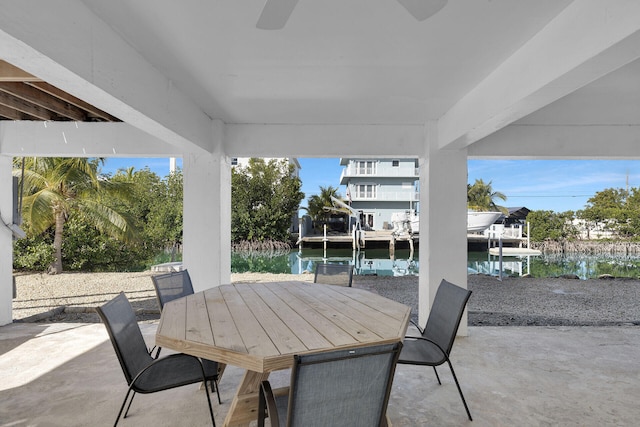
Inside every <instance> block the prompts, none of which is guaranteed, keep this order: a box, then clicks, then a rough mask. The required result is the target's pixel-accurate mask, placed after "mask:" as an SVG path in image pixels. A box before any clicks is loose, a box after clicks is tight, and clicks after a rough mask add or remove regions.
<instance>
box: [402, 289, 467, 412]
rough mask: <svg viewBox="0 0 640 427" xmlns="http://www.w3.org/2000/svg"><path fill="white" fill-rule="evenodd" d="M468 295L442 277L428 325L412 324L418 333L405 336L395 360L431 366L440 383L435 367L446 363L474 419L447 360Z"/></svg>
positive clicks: (463, 401) (449, 360)
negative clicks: (417, 335) (417, 334)
mask: <svg viewBox="0 0 640 427" xmlns="http://www.w3.org/2000/svg"><path fill="white" fill-rule="evenodd" d="M470 296H471V291H469V290H467V289H464V288H461V287H460V286H456V285H454V284H452V283H450V282H448V281H446V280H442V282H441V283H440V286H439V287H438V290H437V291H436V296H435V299H434V300H433V306H432V307H431V311H430V312H429V318H428V319H427V324H426V325H425V327H424V329H422V328H420V326H419V325H416V324H415V323H414V325H415V326H416V327H417V328H418V330H419V331H420V333H421V336H419V337H410V336H408V337H405V339H404V347H402V353H401V354H400V358H399V359H398V363H400V364H408V365H425V366H433V371H434V372H435V373H436V378H437V379H438V384H442V383H441V382H440V377H439V376H438V371H437V370H436V366H440V365H442V364H443V363H445V362H447V363H448V364H449V368H450V369H451V374H452V375H453V380H454V381H455V383H456V386H457V387H458V393H460V398H461V399H462V403H463V404H464V409H465V410H466V411H467V415H468V417H469V420H471V421H473V418H471V412H470V411H469V407H468V406H467V402H466V400H465V399H464V395H463V394H462V389H461V388H460V384H459V383H458V378H457V377H456V373H455V371H454V370H453V365H452V364H451V359H449V355H450V354H451V348H452V347H453V342H454V340H455V338H456V332H457V331H458V326H460V320H461V319H462V314H463V313H464V308H465V306H466V305H467V301H469V297H470ZM412 323H413V322H412Z"/></svg>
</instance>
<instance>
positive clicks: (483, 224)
mask: <svg viewBox="0 0 640 427" xmlns="http://www.w3.org/2000/svg"><path fill="white" fill-rule="evenodd" d="M501 216H502V212H476V211H467V233H479V232H482V231H484V230H486V229H487V228H489V227H491V224H493V223H494V222H496V221H497V220H498V218H500V217H501Z"/></svg>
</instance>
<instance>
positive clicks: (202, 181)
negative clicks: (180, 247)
mask: <svg viewBox="0 0 640 427" xmlns="http://www.w3.org/2000/svg"><path fill="white" fill-rule="evenodd" d="M223 127H224V124H223V123H222V122H220V121H215V122H214V123H213V133H214V139H215V141H214V146H215V147H217V149H216V150H214V152H213V153H203V152H198V153H185V155H184V157H183V170H184V220H183V224H184V225H183V232H184V236H183V243H184V253H183V263H184V266H185V267H186V268H187V269H189V275H190V276H191V279H192V281H193V288H194V290H195V291H196V292H198V291H202V290H204V289H207V288H210V287H212V286H219V285H221V284H226V283H230V282H231V165H230V164H229V162H228V160H227V156H226V154H225V153H224V151H223V150H222V148H221V147H222V146H223V144H222V143H221V142H222V138H223V133H224V129H223Z"/></svg>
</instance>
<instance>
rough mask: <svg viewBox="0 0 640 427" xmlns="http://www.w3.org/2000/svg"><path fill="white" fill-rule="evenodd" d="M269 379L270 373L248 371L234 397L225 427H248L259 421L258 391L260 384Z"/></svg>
mask: <svg viewBox="0 0 640 427" xmlns="http://www.w3.org/2000/svg"><path fill="white" fill-rule="evenodd" d="M268 378H269V373H268V372H265V373H261V372H254V371H246V372H245V373H244V376H243V377H242V381H241V382H240V385H239V386H238V391H236V395H235V396H234V397H233V401H232V402H231V406H230V407H229V412H228V413H227V417H226V418H225V420H224V424H223V426H224V427H231V426H234V427H235V426H248V425H249V423H250V422H251V421H255V420H257V419H258V390H259V389H260V383H262V381H264V380H266V379H268Z"/></svg>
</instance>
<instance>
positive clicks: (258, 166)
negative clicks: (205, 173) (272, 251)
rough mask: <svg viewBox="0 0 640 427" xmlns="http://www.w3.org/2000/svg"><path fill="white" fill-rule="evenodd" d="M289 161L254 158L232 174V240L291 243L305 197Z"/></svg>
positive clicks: (235, 169)
mask: <svg viewBox="0 0 640 427" xmlns="http://www.w3.org/2000/svg"><path fill="white" fill-rule="evenodd" d="M301 187H302V183H301V181H300V178H298V177H296V176H294V175H293V165H290V164H289V163H288V162H287V161H286V160H275V159H274V160H270V161H269V162H265V161H264V159H257V158H252V159H250V160H249V163H248V165H247V167H246V168H242V167H238V168H234V169H233V170H232V173H231V239H232V240H233V241H234V242H239V241H241V240H257V241H265V240H276V241H282V242H284V241H287V240H288V237H289V228H290V226H291V221H292V220H293V219H294V215H295V213H296V212H297V209H298V206H299V205H300V202H301V201H302V199H303V198H304V193H302V192H301V191H300V189H301Z"/></svg>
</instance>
